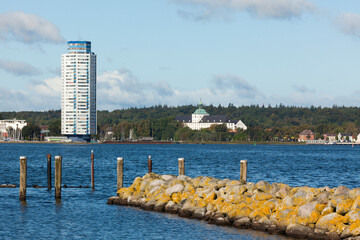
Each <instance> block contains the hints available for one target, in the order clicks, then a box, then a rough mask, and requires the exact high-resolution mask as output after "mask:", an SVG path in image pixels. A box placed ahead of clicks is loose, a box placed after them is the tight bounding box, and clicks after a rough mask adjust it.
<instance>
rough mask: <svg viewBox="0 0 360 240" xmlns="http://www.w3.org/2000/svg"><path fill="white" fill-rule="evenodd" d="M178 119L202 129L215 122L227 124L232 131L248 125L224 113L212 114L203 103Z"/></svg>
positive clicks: (243, 128)
mask: <svg viewBox="0 0 360 240" xmlns="http://www.w3.org/2000/svg"><path fill="white" fill-rule="evenodd" d="M176 120H177V121H179V122H181V123H182V124H183V125H184V126H186V127H189V128H191V129H192V130H200V129H203V128H209V127H210V126H211V125H214V124H217V125H219V124H225V125H226V127H227V128H228V129H229V130H231V131H236V130H237V129H238V128H239V129H242V130H246V129H247V126H246V125H245V124H244V123H243V122H242V121H241V120H231V119H229V118H228V117H226V116H224V115H210V114H208V113H207V112H206V111H205V110H204V109H203V105H202V103H200V104H199V105H198V109H196V110H195V112H194V113H193V114H191V115H183V116H178V117H177V118H176Z"/></svg>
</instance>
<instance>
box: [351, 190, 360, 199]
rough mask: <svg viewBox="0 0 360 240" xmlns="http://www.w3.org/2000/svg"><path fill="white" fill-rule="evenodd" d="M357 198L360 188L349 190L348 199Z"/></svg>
mask: <svg viewBox="0 0 360 240" xmlns="http://www.w3.org/2000/svg"><path fill="white" fill-rule="evenodd" d="M359 196H360V188H354V189H351V190H350V192H349V197H350V198H351V199H356V198H357V197H359Z"/></svg>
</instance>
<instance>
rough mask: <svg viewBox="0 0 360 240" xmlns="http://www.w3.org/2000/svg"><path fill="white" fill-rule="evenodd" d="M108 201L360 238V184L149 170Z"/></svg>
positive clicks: (270, 228)
mask: <svg viewBox="0 0 360 240" xmlns="http://www.w3.org/2000/svg"><path fill="white" fill-rule="evenodd" d="M117 193H118V196H116V197H110V198H109V200H108V204H116V205H130V206H135V207H140V208H142V209H145V210H152V211H159V212H168V213H172V214H178V215H179V216H180V217H186V218H193V219H199V220H203V221H207V222H209V223H211V224H217V225H223V226H231V225H232V226H233V227H236V228H252V229H255V230H260V231H266V232H269V233H273V234H285V235H287V236H290V237H300V238H307V239H349V240H350V239H360V188H355V189H348V188H347V187H344V186H340V187H337V188H329V187H323V188H311V187H306V186H304V187H290V186H288V185H286V184H283V183H273V184H269V183H268V182H265V181H260V182H258V183H250V182H248V183H245V182H242V181H239V180H229V179H224V180H219V179H215V178H212V177H202V176H201V177H196V178H190V177H187V176H185V175H181V176H172V175H158V174H155V173H150V174H146V175H145V176H143V177H137V178H135V180H134V182H133V184H132V185H131V186H130V187H127V188H121V189H120V190H119V191H118V192H117Z"/></svg>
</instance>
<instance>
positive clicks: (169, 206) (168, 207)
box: [165, 201, 180, 214]
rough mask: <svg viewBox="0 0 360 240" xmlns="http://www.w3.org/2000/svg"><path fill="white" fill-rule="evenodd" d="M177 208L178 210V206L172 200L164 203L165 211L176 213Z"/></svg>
mask: <svg viewBox="0 0 360 240" xmlns="http://www.w3.org/2000/svg"><path fill="white" fill-rule="evenodd" d="M179 210H180V206H179V205H177V204H175V203H174V202H173V201H169V202H168V203H167V204H166V205H165V212H167V213H172V214H177V213H178V212H179Z"/></svg>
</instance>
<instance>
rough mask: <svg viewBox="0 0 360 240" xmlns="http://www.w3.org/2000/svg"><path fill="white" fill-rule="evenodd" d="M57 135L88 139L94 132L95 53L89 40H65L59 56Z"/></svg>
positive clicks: (95, 116)
mask: <svg viewBox="0 0 360 240" xmlns="http://www.w3.org/2000/svg"><path fill="white" fill-rule="evenodd" d="M61 82H62V86H61V134H63V135H67V136H69V137H71V136H73V137H80V138H84V139H89V138H90V135H91V134H96V132H97V129H96V128H97V115H96V54H95V53H93V52H91V42H89V41H69V42H68V53H66V54H63V55H61Z"/></svg>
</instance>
